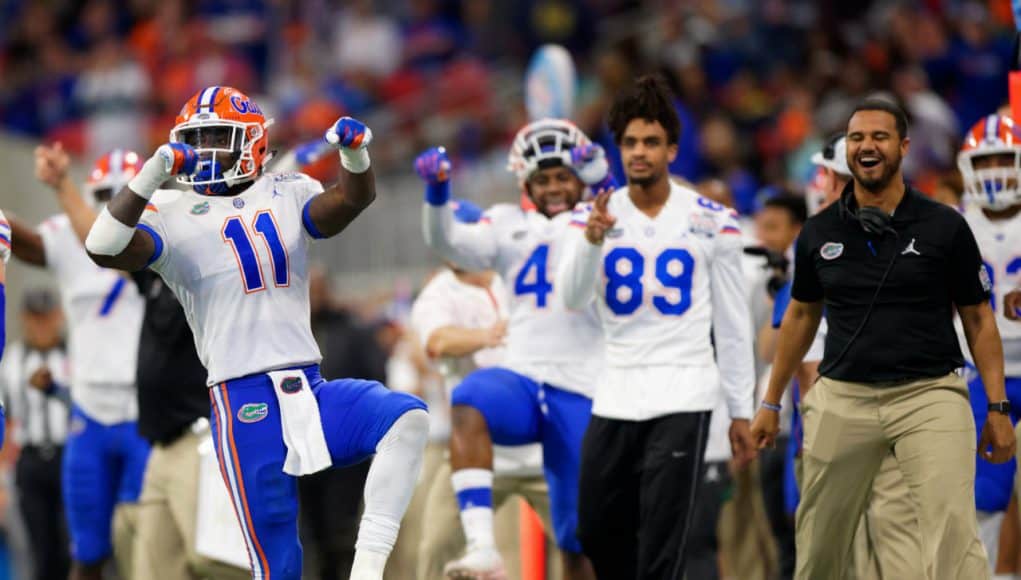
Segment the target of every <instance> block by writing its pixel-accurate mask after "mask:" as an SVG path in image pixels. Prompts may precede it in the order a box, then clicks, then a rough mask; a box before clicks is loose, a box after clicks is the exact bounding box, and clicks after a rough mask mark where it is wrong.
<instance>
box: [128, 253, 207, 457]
mask: <svg viewBox="0 0 1021 580" xmlns="http://www.w3.org/2000/svg"><path fill="white" fill-rule="evenodd" d="M133 277H134V279H135V283H136V284H138V289H139V291H140V292H141V293H142V296H144V297H145V316H144V317H143V319H142V333H141V337H140V338H139V344H138V369H137V374H136V378H135V380H136V381H137V384H138V432H139V433H140V434H141V435H142V437H144V438H145V439H147V440H148V441H149V442H150V443H157V444H169V443H173V442H174V441H175V440H176V439H177V438H178V437H180V436H181V435H183V434H184V432H185V431H186V430H187V429H188V427H189V426H191V424H192V423H194V422H195V420H196V419H199V418H201V417H209V388H208V387H206V376H207V374H208V373H206V368H205V367H204V366H202V362H201V361H200V360H199V356H198V353H197V352H196V351H195V337H194V336H193V335H192V333H191V328H190V327H189V326H188V320H187V319H186V318H185V316H184V310H183V309H182V308H181V304H180V303H179V302H178V301H177V297H176V296H174V293H173V292H171V291H170V288H169V287H168V286H167V285H166V284H164V283H163V279H162V278H160V277H159V276H158V275H157V274H156V273H155V272H153V271H151V270H143V271H141V272H135V273H134V274H133Z"/></svg>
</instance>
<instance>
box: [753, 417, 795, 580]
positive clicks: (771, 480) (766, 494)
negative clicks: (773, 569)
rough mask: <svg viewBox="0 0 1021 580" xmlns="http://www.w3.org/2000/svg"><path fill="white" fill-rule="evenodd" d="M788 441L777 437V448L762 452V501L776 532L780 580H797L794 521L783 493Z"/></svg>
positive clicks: (760, 472) (760, 464) (774, 532)
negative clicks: (788, 512)
mask: <svg viewBox="0 0 1021 580" xmlns="http://www.w3.org/2000/svg"><path fill="white" fill-rule="evenodd" d="M788 440H789V437H777V438H776V447H775V448H773V449H763V450H761V451H759V480H760V481H761V482H762V502H763V505H764V506H765V507H766V517H767V518H769V527H770V528H772V530H773V536H774V537H775V538H776V543H777V547H778V548H779V556H780V579H781V580H790V579H791V578H793V577H794V565H795V546H794V520H792V519H791V517H790V516H788V515H787V509H786V507H785V505H784V494H783V480H784V471H785V468H786V466H787V442H788Z"/></svg>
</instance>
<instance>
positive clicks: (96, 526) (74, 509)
mask: <svg viewBox="0 0 1021 580" xmlns="http://www.w3.org/2000/svg"><path fill="white" fill-rule="evenodd" d="M35 159H36V176H37V177H38V178H39V179H40V180H41V181H42V182H43V183H45V184H46V185H48V186H50V187H51V188H53V190H54V191H55V192H56V194H57V201H58V202H59V203H60V205H61V207H62V209H63V210H64V213H63V214H61V215H57V216H54V217H51V218H49V219H47V220H46V221H44V222H43V223H42V224H41V225H40V226H39V228H38V229H33V228H30V227H29V226H27V225H26V224H24V223H22V222H21V221H20V220H18V219H14V218H12V219H11V220H10V224H11V228H12V232H13V234H14V244H13V246H12V248H11V249H12V250H13V253H14V256H15V257H17V258H18V259H20V260H22V261H23V262H26V263H28V264H31V265H34V266H44V267H46V268H48V269H50V270H51V271H52V272H53V273H54V275H55V276H56V278H57V285H58V287H59V289H60V295H61V301H62V302H63V309H64V312H66V313H67V323H68V328H69V331H70V336H69V338H70V340H69V345H68V346H69V352H70V358H71V365H72V367H71V403H72V409H71V430H70V433H69V436H68V439H67V444H66V447H65V449H64V457H63V467H62V470H63V476H62V477H63V486H62V487H63V493H64V504H65V509H66V510H67V521H68V531H69V532H70V536H71V557H72V560H73V564H72V570H71V578H72V579H86V578H101V577H102V568H103V564H104V563H105V561H106V560H107V559H108V558H109V557H110V555H111V554H113V555H114V556H116V559H117V564H118V566H119V568H120V569H121V570H122V571H129V570H130V569H131V563H130V561H129V560H130V551H131V550H130V545H131V532H130V525H129V524H127V521H126V519H125V518H129V516H127V514H126V513H125V510H128V509H130V505H131V504H133V503H134V502H136V501H137V500H138V495H139V493H140V492H141V489H142V480H143V475H144V473H145V464H146V461H147V460H148V458H149V445H148V443H146V441H145V440H144V439H143V438H142V437H141V436H140V435H139V434H138V428H137V419H138V399H137V392H136V388H135V364H136V360H137V356H138V337H139V333H140V332H141V325H142V313H143V310H144V308H145V305H144V302H143V300H142V297H141V296H140V295H139V294H138V290H137V289H136V287H135V285H134V284H133V283H131V282H130V281H129V280H127V279H126V278H125V277H124V276H123V275H122V274H120V273H119V272H116V271H114V270H107V269H104V268H97V267H96V265H95V264H93V263H92V261H91V260H89V258H88V256H87V255H86V253H85V247H84V246H83V244H82V241H81V240H82V239H83V238H84V236H85V233H86V232H88V229H89V226H90V225H91V224H92V216H93V215H94V213H93V211H92V210H90V209H89V205H91V206H92V208H93V210H94V209H96V208H98V207H100V206H102V205H104V204H105V203H106V202H107V201H108V200H109V199H110V195H111V192H114V191H116V190H117V189H119V188H121V187H123V186H124V185H125V184H126V183H127V182H128V180H129V179H131V178H132V177H133V176H134V175H135V173H136V172H137V171H138V170H139V169H140V168H141V165H142V164H141V160H140V159H139V157H138V155H137V154H135V153H134V152H132V151H126V150H123V149H117V150H114V151H112V152H110V153H107V154H106V155H104V156H102V157H100V158H99V160H97V161H96V163H95V165H94V167H93V168H92V171H91V172H90V173H89V177H88V180H87V182H86V184H85V187H84V194H85V197H84V198H83V197H82V196H81V194H79V192H78V189H77V188H76V187H75V185H74V183H73V182H72V181H71V178H70V177H69V176H68V171H67V170H68V165H69V163H70V159H69V158H68V155H67V153H66V152H64V151H63V149H62V148H61V146H60V144H59V143H58V144H56V145H54V146H52V147H47V146H40V147H37V148H36V151H35ZM0 243H2V242H0ZM111 531H112V532H113V533H112V534H111ZM111 537H112V541H111Z"/></svg>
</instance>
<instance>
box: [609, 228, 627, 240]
mask: <svg viewBox="0 0 1021 580" xmlns="http://www.w3.org/2000/svg"><path fill="white" fill-rule="evenodd" d="M623 235H624V230H623V229H621V228H613V229H612V230H610V231H608V232H606V237H608V238H619V237H621V236H623Z"/></svg>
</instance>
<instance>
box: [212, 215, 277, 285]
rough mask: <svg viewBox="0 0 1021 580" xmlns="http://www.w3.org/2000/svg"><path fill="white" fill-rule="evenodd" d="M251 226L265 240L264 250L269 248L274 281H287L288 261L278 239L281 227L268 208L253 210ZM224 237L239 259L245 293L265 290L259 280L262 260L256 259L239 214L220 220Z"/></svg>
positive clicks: (246, 229) (250, 240) (255, 253)
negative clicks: (253, 215)
mask: <svg viewBox="0 0 1021 580" xmlns="http://www.w3.org/2000/svg"><path fill="white" fill-rule="evenodd" d="M252 229H253V230H255V233H257V234H259V236H261V237H262V239H263V241H264V242H265V243H266V251H267V252H269V258H270V262H271V263H272V264H273V284H274V285H275V286H277V287H278V288H279V287H286V286H289V285H290V268H289V266H288V263H287V248H285V247H284V242H283V240H281V239H280V230H279V229H278V228H277V224H276V220H274V219H273V215H272V214H271V213H270V212H269V211H260V212H259V213H257V214H255V219H254V220H252ZM222 234H223V241H224V243H228V244H230V245H231V248H233V250H234V256H235V257H236V258H237V261H238V268H239V269H240V270H241V281H242V282H243V283H244V286H245V294H251V293H252V292H258V291H259V290H265V289H266V285H265V283H264V282H263V280H262V264H261V263H260V262H259V254H258V253H257V252H256V250H255V245H254V244H252V236H251V234H250V233H249V232H248V228H246V227H245V223H244V222H243V221H241V217H240V216H231V217H229V218H227V221H225V222H224V224H223V232H222Z"/></svg>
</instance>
